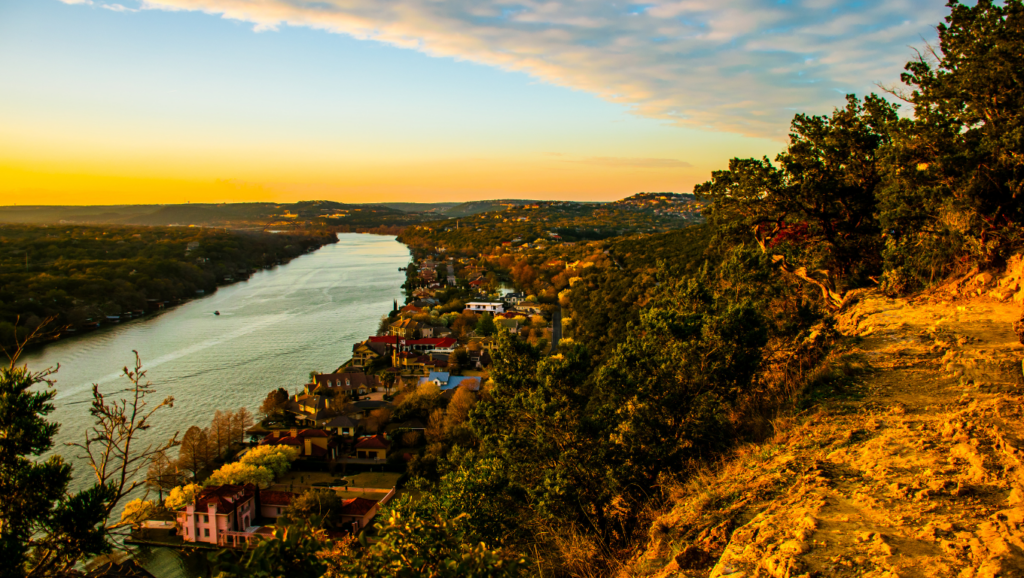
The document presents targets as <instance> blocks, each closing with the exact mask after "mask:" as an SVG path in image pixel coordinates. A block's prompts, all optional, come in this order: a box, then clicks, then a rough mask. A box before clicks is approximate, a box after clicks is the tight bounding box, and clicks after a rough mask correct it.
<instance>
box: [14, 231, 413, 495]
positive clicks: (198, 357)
mask: <svg viewBox="0 0 1024 578" xmlns="http://www.w3.org/2000/svg"><path fill="white" fill-rule="evenodd" d="M338 240H339V242H338V243H336V244H333V245H326V246H324V247H323V248H321V249H319V250H317V251H316V252H314V253H311V254H309V255H304V256H302V257H299V258H297V259H295V260H293V261H292V262H290V263H288V264H286V265H280V266H278V267H276V268H274V269H271V270H266V271H261V272H258V273H256V274H255V275H253V276H252V277H251V278H250V279H249V280H247V281H243V282H239V283H235V284H233V285H228V286H224V287H221V288H220V289H218V290H217V291H216V292H215V293H213V294H211V295H208V296H206V297H203V298H200V299H196V300H194V301H189V302H188V303H185V304H183V305H180V306H178V307H175V308H172V309H170V310H167V311H164V312H162V313H159V314H156V315H152V316H148V317H146V318H142V319H136V320H133V321H129V322H126V323H121V324H119V325H113V326H110V327H105V328H102V329H99V330H97V331H95V332H92V333H89V334H85V335H80V336H75V337H70V338H67V339H62V340H60V341H57V342H55V343H53V344H50V345H47V346H46V347H44V348H42V349H39V350H36V351H32V352H30V353H28V354H26V355H24V356H23V357H22V359H21V361H22V362H24V363H27V364H28V365H29V367H30V368H32V369H34V370H39V369H43V368H46V367H55V366H57V364H60V370H59V371H58V372H57V374H56V375H55V377H56V379H57V383H56V391H57V395H56V398H55V402H54V403H55V405H56V411H54V412H53V414H51V415H50V419H51V420H55V421H57V422H60V424H61V428H60V432H59V433H58V435H57V438H56V440H55V442H56V443H55V451H57V452H59V453H61V454H63V455H64V456H65V458H67V459H70V461H71V463H72V464H73V465H74V468H75V474H76V482H77V485H78V486H79V487H81V486H82V485H84V484H85V483H89V482H90V478H89V477H88V475H89V474H90V472H88V470H87V469H86V468H87V466H86V464H85V462H84V461H82V460H81V459H78V458H76V457H74V451H72V449H71V448H67V447H65V445H64V444H65V443H66V442H69V441H80V440H81V439H82V437H83V432H84V431H85V430H86V429H87V428H88V427H89V426H90V425H91V423H92V419H91V416H90V415H89V408H90V402H91V399H92V395H91V391H92V384H94V383H95V384H99V388H100V391H101V392H104V393H110V394H116V392H117V390H119V389H123V388H124V387H125V386H126V385H127V384H128V382H127V380H126V379H125V378H124V377H120V374H121V368H122V367H124V366H125V365H128V366H129V367H130V366H131V364H132V361H133V356H132V350H137V351H138V352H139V355H140V356H141V358H142V362H143V366H144V369H146V371H147V372H148V374H147V378H148V379H149V381H151V382H152V383H153V386H154V387H155V389H156V393H155V394H153V395H152V396H151V401H152V403H158V402H159V400H161V399H163V398H164V397H166V396H169V395H170V396H174V407H173V408H169V409H162V410H160V412H158V414H157V415H156V417H155V418H154V419H155V421H154V427H153V430H152V431H151V432H149V434H148V435H147V437H150V436H152V438H151V439H157V438H161V439H166V438H168V437H170V436H171V435H172V434H174V432H175V431H180V432H181V433H184V430H186V429H188V427H189V426H191V425H198V426H208V425H209V424H210V418H211V417H212V416H213V412H214V411H215V410H218V409H221V410H236V409H238V408H240V407H247V408H249V410H250V411H251V412H252V413H254V414H255V413H257V410H258V408H259V404H260V402H261V401H262V400H263V398H264V397H265V396H266V394H267V392H269V391H270V390H272V389H276V388H278V387H284V388H285V389H288V390H289V391H292V392H294V391H296V390H297V389H300V388H301V387H302V385H303V384H305V383H306V382H307V381H308V378H309V372H310V371H314V370H315V371H320V372H330V371H333V370H334V369H336V368H337V367H338V366H339V365H341V364H342V363H344V362H345V361H347V360H348V359H349V357H350V355H351V352H352V345H353V344H355V343H356V342H358V341H362V340H363V339H365V338H366V337H367V336H368V335H373V334H374V333H375V332H376V330H377V327H378V324H379V322H380V317H381V315H384V314H386V313H388V312H389V311H391V308H392V303H393V300H395V299H402V290H401V285H402V283H403V282H404V280H405V274H404V273H402V272H400V271H399V270H398V268H399V267H404V266H406V265H408V263H409V261H410V254H409V250H408V249H407V248H406V247H405V245H402V244H401V243H399V242H398V241H396V240H395V237H392V236H378V235H359V234H354V233H350V234H339V235H338ZM215 311H219V312H220V315H215V314H214V312H215Z"/></svg>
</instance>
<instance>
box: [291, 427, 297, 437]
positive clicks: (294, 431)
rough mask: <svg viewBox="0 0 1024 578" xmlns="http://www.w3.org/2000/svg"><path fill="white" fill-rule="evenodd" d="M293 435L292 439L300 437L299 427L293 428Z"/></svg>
mask: <svg viewBox="0 0 1024 578" xmlns="http://www.w3.org/2000/svg"><path fill="white" fill-rule="evenodd" d="M291 434H292V437H293V438H294V437H298V435H299V428H297V427H293V428H292V429H291Z"/></svg>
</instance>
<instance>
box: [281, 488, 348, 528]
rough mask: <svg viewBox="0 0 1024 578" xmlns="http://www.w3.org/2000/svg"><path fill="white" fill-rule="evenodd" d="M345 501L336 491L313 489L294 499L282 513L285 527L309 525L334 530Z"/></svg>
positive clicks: (282, 521)
mask: <svg viewBox="0 0 1024 578" xmlns="http://www.w3.org/2000/svg"><path fill="white" fill-rule="evenodd" d="M342 506H343V500H342V499H341V497H339V496H338V494H337V492H335V491H334V490H327V489H320V488H311V489H309V490H306V491H305V492H303V493H302V494H300V495H298V496H297V497H295V498H294V499H292V503H291V504H290V505H289V506H288V508H286V509H285V511H284V512H283V513H282V518H284V519H283V520H281V523H283V524H285V525H295V524H299V525H308V526H310V527H314V528H334V527H335V526H336V524H337V522H338V516H339V515H340V514H341V508H342Z"/></svg>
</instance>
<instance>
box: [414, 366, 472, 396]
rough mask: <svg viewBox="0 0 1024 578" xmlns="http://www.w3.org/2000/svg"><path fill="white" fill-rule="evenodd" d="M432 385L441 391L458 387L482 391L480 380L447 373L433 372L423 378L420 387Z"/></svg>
mask: <svg viewBox="0 0 1024 578" xmlns="http://www.w3.org/2000/svg"><path fill="white" fill-rule="evenodd" d="M427 383H432V384H434V385H436V386H437V387H438V388H439V389H440V390H441V391H443V392H444V391H451V390H454V389H456V388H458V387H466V388H469V389H470V390H472V391H479V390H480V378H479V377H473V376H468V375H452V374H450V373H448V372H446V371H431V372H430V374H429V375H428V376H427V377H421V378H420V381H419V384H418V385H423V384H427Z"/></svg>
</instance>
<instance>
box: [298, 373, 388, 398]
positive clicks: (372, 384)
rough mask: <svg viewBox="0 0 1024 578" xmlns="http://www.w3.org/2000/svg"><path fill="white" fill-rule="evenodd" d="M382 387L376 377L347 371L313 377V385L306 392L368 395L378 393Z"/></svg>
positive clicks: (308, 386)
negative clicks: (318, 391)
mask: <svg viewBox="0 0 1024 578" xmlns="http://www.w3.org/2000/svg"><path fill="white" fill-rule="evenodd" d="M311 386H312V387H311ZM380 386H381V384H380V381H379V380H378V379H377V376H376V375H367V374H365V373H362V372H360V371H345V372H341V373H319V374H317V375H314V376H313V383H311V384H308V385H307V386H306V391H307V392H308V391H309V390H310V389H312V390H313V391H317V390H320V388H327V390H329V391H332V392H335V393H346V394H347V393H355V394H357V395H366V394H367V393H370V392H371V391H377V388H379V387H380Z"/></svg>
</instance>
